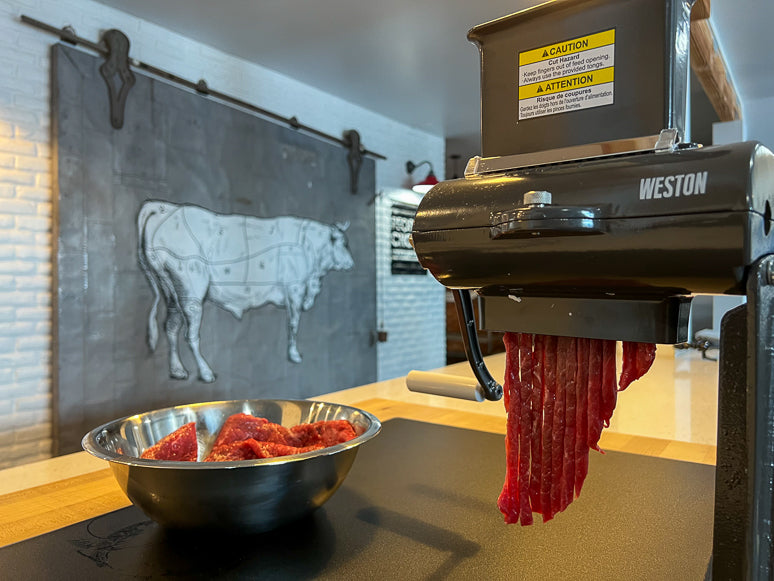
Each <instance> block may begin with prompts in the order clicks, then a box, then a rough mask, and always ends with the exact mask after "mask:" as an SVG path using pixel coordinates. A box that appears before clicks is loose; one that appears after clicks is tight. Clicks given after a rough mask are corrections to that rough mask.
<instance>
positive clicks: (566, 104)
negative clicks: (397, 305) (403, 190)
mask: <svg viewBox="0 0 774 581" xmlns="http://www.w3.org/2000/svg"><path fill="white" fill-rule="evenodd" d="M691 6H692V0H627V1H625V2H622V1H620V0H556V1H553V2H547V3H545V4H541V5H539V6H536V7H534V8H531V9H528V10H525V11H522V12H519V13H517V14H514V15H512V16H508V17H505V18H501V19H499V20H495V21H492V22H489V23H486V24H482V25H480V26H477V27H475V28H473V29H472V30H471V31H470V33H469V36H468V38H469V39H470V40H472V41H473V42H474V43H475V44H477V45H478V48H479V50H480V53H481V146H482V155H481V156H480V157H474V158H473V159H471V160H470V162H469V163H468V165H467V168H466V171H465V176H464V178H462V179H458V180H450V181H445V182H442V183H440V184H438V185H437V186H435V187H434V188H433V189H432V190H431V191H430V192H429V193H428V194H426V195H425V197H424V198H423V200H422V201H421V203H420V205H419V208H418V211H417V214H416V218H415V221H414V228H413V232H412V241H413V244H414V248H415V250H416V253H417V256H418V258H419V261H420V262H421V264H422V265H423V267H425V268H426V269H427V270H429V271H430V273H431V274H432V275H433V276H434V277H435V278H436V279H437V280H438V281H440V282H441V283H442V284H443V285H445V286H446V287H448V288H449V289H452V291H453V293H454V297H455V302H456V306H457V311H458V314H459V318H460V321H461V326H462V327H463V329H462V331H463V336H464V337H465V348H466V354H467V356H468V359H469V361H470V363H471V367H472V368H473V373H474V375H475V377H476V379H477V385H475V388H474V389H473V388H471V387H466V386H465V385H456V386H455V385H447V384H443V382H442V381H440V380H439V378H437V377H429V378H428V376H427V374H423V373H421V372H411V373H410V374H409V377H408V379H407V382H408V383H409V385H410V388H412V389H415V390H420V391H431V392H435V393H442V394H444V395H455V396H458V397H469V398H471V399H473V398H478V399H481V398H487V399H493V400H496V399H499V398H500V397H501V396H502V387H501V386H500V385H499V384H498V383H497V382H496V381H495V380H494V379H493V378H492V377H491V375H490V374H489V372H488V371H487V369H486V366H485V364H484V361H483V358H482V355H481V351H480V349H479V347H478V339H477V329H476V323H475V321H474V317H473V302H472V300H471V294H470V291H471V290H475V291H476V292H477V295H478V304H479V309H480V311H479V313H480V325H481V327H482V328H484V329H489V330H497V331H518V332H527V333H542V334H548V335H564V336H575V337H591V338H599V339H614V340H624V341H641V342H649V343H661V344H676V343H682V342H685V341H687V340H689V337H688V336H687V332H688V331H687V330H688V316H689V307H690V301H691V297H692V295H694V294H697V293H709V294H737V295H746V297H747V302H746V304H745V305H743V306H741V307H738V308H736V309H734V310H733V311H731V312H729V313H728V314H727V316H726V317H725V318H724V320H723V323H722V328H721V339H720V371H719V401H718V409H719V411H718V439H717V467H716V480H715V512H714V533H713V538H714V540H713V548H712V575H713V578H714V579H770V578H772V576H773V575H774V568H773V566H772V559H773V558H774V552H773V550H772V547H773V544H772V533H773V531H772V518H773V517H774V515H773V513H772V509H773V508H774V504H773V503H772V499H773V498H774V369H773V367H772V358H773V357H774V309H773V307H774V304H773V302H772V300H773V299H774V233H772V204H774V155H773V154H772V152H771V151H769V150H768V149H767V148H766V147H764V146H763V145H761V144H759V143H755V142H745V143H736V144H732V145H722V146H711V147H701V146H699V145H696V144H693V143H689V142H687V138H686V102H687V86H688V79H689V76H688V75H689V62H688V61H689V49H688V47H689V34H690V30H689V25H690V10H691ZM447 378H448V376H447ZM463 383H464V382H463Z"/></svg>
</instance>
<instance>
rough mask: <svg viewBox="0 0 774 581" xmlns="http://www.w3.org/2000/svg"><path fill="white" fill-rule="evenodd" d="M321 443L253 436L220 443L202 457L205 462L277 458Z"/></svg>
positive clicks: (307, 449) (316, 447) (311, 448)
mask: <svg viewBox="0 0 774 581" xmlns="http://www.w3.org/2000/svg"><path fill="white" fill-rule="evenodd" d="M324 447H325V446H323V445H322V444H317V445H313V446H303V447H295V446H286V445H285V444H278V443H276V442H258V441H256V440H254V439H253V438H249V439H247V440H242V441H239V442H231V443H230V444H221V445H220V446H218V447H216V448H213V449H212V451H211V452H210V453H209V454H208V455H207V457H206V458H205V459H204V461H205V462H230V461H233V460H256V459H258V458H277V457H279V456H290V455H292V454H302V453H304V452H310V451H311V450H319V449H320V448H324Z"/></svg>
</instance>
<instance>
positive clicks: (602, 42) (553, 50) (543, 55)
mask: <svg viewBox="0 0 774 581" xmlns="http://www.w3.org/2000/svg"><path fill="white" fill-rule="evenodd" d="M608 44H615V29H614V28H613V29H610V30H605V31H604V32H597V33H595V34H589V35H588V36H581V37H579V38H573V39H571V40H565V41H563V42H557V43H556V44H549V45H547V46H542V47H540V48H535V49H532V50H528V51H525V52H522V53H519V66H523V65H529V64H532V63H537V62H540V61H544V60H548V59H554V58H558V57H562V56H567V55H570V54H574V53H578V52H582V51H584V50H591V49H594V48H599V47H600V46H606V45H608Z"/></svg>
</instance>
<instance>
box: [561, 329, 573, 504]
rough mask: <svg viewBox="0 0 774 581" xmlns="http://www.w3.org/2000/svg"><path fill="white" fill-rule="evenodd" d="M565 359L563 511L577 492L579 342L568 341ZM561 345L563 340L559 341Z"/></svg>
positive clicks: (569, 339) (571, 339) (570, 339)
mask: <svg viewBox="0 0 774 581" xmlns="http://www.w3.org/2000/svg"><path fill="white" fill-rule="evenodd" d="M566 342H567V345H566V347H565V351H566V352H565V353H564V357H565V358H566V361H567V372H566V375H565V382H566V388H565V395H564V397H565V400H564V417H565V420H564V467H563V469H562V510H564V509H565V508H567V507H568V506H569V505H570V503H571V502H572V500H573V497H574V492H575V420H576V417H575V416H576V410H575V406H576V381H575V380H576V365H577V358H578V351H577V350H578V340H577V339H575V338H574V337H570V338H567V339H566ZM559 343H560V345H561V343H562V339H559Z"/></svg>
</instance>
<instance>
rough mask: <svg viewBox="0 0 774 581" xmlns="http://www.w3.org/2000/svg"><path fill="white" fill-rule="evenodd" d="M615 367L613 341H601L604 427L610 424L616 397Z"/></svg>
mask: <svg viewBox="0 0 774 581" xmlns="http://www.w3.org/2000/svg"><path fill="white" fill-rule="evenodd" d="M615 367H616V361H615V341H602V421H603V423H604V426H605V427H606V428H607V427H608V426H609V425H610V418H612V417H613V410H614V409H615V404H616V400H617V398H618V388H617V387H616V382H615Z"/></svg>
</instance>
